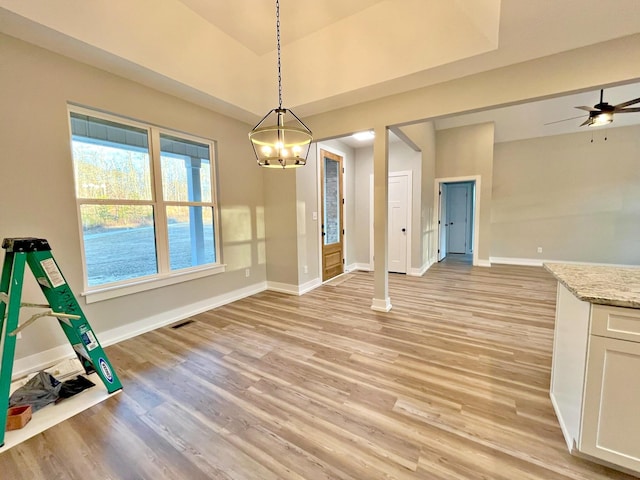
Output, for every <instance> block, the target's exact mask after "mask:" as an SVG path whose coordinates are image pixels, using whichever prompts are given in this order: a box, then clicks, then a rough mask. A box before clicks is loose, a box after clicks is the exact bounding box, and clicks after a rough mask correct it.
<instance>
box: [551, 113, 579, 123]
mask: <svg viewBox="0 0 640 480" xmlns="http://www.w3.org/2000/svg"><path fill="white" fill-rule="evenodd" d="M582 117H584V115H580V116H578V117H571V118H565V119H563V120H556V121H555V122H549V123H545V125H554V124H556V123H562V122H568V121H569V120H575V119H576V118H582Z"/></svg>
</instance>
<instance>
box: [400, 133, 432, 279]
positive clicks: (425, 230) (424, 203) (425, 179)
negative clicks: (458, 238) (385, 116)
mask: <svg viewBox="0 0 640 480" xmlns="http://www.w3.org/2000/svg"><path fill="white" fill-rule="evenodd" d="M402 132H403V133H404V134H405V135H407V136H408V137H409V139H410V140H411V141H412V142H413V143H414V144H415V145H416V146H417V147H418V148H419V149H420V154H421V165H422V167H421V177H422V178H421V180H420V182H421V192H422V195H421V197H422V198H421V199H420V241H419V242H418V244H419V251H418V255H417V257H416V258H417V261H415V264H416V265H418V266H419V267H418V268H420V271H422V270H424V269H426V268H428V267H429V265H431V264H432V263H433V262H434V261H436V251H437V248H438V244H437V238H436V237H437V235H438V228H437V219H436V218H435V217H434V198H435V197H434V188H435V186H434V179H435V175H436V130H435V125H434V124H433V122H422V123H418V124H414V125H409V126H406V127H403V128H402Z"/></svg>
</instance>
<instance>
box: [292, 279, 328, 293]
mask: <svg viewBox="0 0 640 480" xmlns="http://www.w3.org/2000/svg"><path fill="white" fill-rule="evenodd" d="M320 285H322V280H320V279H319V278H314V279H313V280H309V281H308V282H307V283H303V284H302V285H298V295H304V294H305V293H307V292H310V291H311V290H313V289H315V288H318V287H319V286H320Z"/></svg>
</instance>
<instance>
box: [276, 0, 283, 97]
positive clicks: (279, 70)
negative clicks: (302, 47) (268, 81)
mask: <svg viewBox="0 0 640 480" xmlns="http://www.w3.org/2000/svg"><path fill="white" fill-rule="evenodd" d="M276 39H277V43H278V102H279V103H278V105H279V108H282V67H281V65H280V0H276Z"/></svg>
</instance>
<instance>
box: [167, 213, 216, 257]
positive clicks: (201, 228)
mask: <svg viewBox="0 0 640 480" xmlns="http://www.w3.org/2000/svg"><path fill="white" fill-rule="evenodd" d="M167 220H168V222H169V228H168V230H169V263H170V266H171V270H178V269H181V268H188V267H195V266H196V265H204V264H207V263H215V261H216V257H215V248H214V247H215V245H214V236H213V209H212V208H211V207H167Z"/></svg>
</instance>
